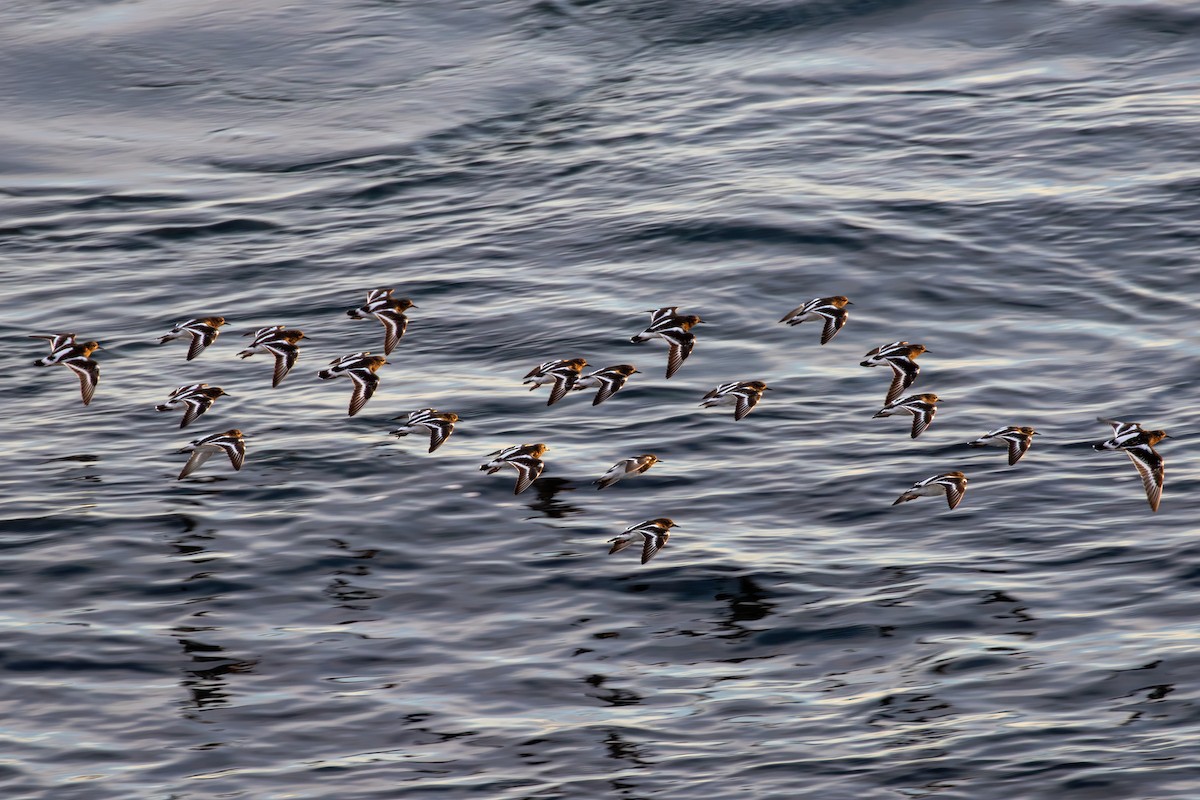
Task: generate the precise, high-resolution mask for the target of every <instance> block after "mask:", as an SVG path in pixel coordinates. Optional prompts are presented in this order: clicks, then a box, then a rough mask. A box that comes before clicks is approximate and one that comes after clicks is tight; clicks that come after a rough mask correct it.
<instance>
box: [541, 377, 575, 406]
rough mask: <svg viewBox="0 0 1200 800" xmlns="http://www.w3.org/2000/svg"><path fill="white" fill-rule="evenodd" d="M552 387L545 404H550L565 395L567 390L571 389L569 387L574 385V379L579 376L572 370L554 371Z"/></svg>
mask: <svg viewBox="0 0 1200 800" xmlns="http://www.w3.org/2000/svg"><path fill="white" fill-rule="evenodd" d="M553 375H554V388H553V389H551V390H550V399H549V400H547V401H546V405H548V406H552V405H554V404H555V403H557V402H558V401H559V400H562V399H563V398H564V397H566V394H567V392H569V391H571V387H572V386H574V385H575V380H576V378H578V377H579V376H578V375H577V374H576V373H574V372H567V373H565V374H564V373H561V372H555V373H553Z"/></svg>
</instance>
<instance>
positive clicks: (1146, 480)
mask: <svg viewBox="0 0 1200 800" xmlns="http://www.w3.org/2000/svg"><path fill="white" fill-rule="evenodd" d="M1125 455H1127V456H1129V460H1130V461H1132V462H1133V466H1135V467H1137V471H1138V475H1140V476H1141V478H1142V486H1144V487H1146V499H1147V500H1149V501H1150V510H1151V511H1158V504H1159V502H1161V501H1162V491H1163V477H1164V469H1163V459H1162V456H1160V455H1159V454H1158V453H1157V452H1156V451H1155V450H1154V448H1153V447H1151V446H1150V445H1148V444H1144V445H1139V446H1137V447H1129V448H1126V449H1125Z"/></svg>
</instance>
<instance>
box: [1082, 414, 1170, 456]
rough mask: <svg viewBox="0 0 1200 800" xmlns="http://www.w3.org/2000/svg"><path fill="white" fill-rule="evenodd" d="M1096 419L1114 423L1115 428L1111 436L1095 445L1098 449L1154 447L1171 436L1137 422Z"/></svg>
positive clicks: (1109, 423) (1110, 423)
mask: <svg viewBox="0 0 1200 800" xmlns="http://www.w3.org/2000/svg"><path fill="white" fill-rule="evenodd" d="M1096 421H1097V422H1103V423H1105V424H1108V425H1112V428H1113V435H1112V437H1111V438H1109V439H1107V440H1105V441H1103V442H1101V443H1100V444H1097V445H1093V447H1095V449H1097V450H1124V449H1125V448H1127V447H1140V446H1141V445H1149V446H1151V447H1153V446H1154V445H1156V444H1158V443H1159V442H1160V441H1162V440H1163V439H1170V438H1171V437H1170V436H1168V435H1167V432H1166V431H1148V430H1146V429H1145V428H1143V427H1142V426H1141V424H1140V423H1137V422H1121V421H1120V420H1117V419H1106V418H1105V417H1096Z"/></svg>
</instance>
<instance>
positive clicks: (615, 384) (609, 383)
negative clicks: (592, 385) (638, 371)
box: [592, 375, 626, 406]
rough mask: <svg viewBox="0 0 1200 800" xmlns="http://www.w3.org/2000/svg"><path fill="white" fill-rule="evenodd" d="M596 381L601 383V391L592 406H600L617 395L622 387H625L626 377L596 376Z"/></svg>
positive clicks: (597, 393)
mask: <svg viewBox="0 0 1200 800" xmlns="http://www.w3.org/2000/svg"><path fill="white" fill-rule="evenodd" d="M595 378H596V380H597V381H599V382H600V389H599V390H598V391H597V392H596V397H595V399H594V400H592V405H594V406H598V405H600V404H601V403H603V402H604V401H605V400H607V399H608V398H610V397H612V396H613V395H614V394H616V393H617V392H618V391H619V390H620V389H621V387H622V386H624V385H625V381H626V378H625V376H616V375H596V376H595Z"/></svg>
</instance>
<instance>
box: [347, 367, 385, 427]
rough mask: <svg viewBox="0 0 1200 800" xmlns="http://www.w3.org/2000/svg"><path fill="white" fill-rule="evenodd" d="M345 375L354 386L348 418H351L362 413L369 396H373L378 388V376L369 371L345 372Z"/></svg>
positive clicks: (354, 370)
mask: <svg viewBox="0 0 1200 800" xmlns="http://www.w3.org/2000/svg"><path fill="white" fill-rule="evenodd" d="M346 375H347V376H348V377H349V378H350V381H351V382H352V383H353V384H354V394H352V395H350V416H351V417H353V416H354V415H355V414H357V413H358V412H359V411H362V408H363V406H365V405H366V404H367V401H368V400H370V399H371V395H373V394H375V389H376V388H377V387H378V386H379V376H378V375H376V374H375V373H374V372H371V370H369V369H351V370H347V371H346Z"/></svg>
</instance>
